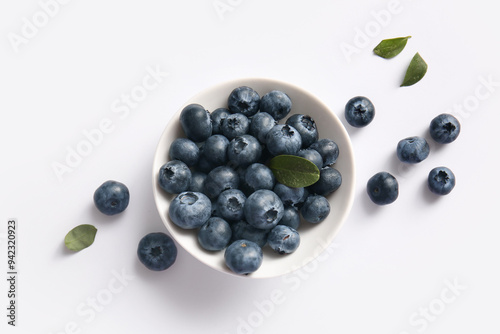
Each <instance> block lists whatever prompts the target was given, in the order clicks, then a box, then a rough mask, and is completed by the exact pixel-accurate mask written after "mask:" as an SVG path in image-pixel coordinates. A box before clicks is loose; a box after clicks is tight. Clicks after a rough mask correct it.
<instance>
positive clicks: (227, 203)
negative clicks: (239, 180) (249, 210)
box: [217, 189, 247, 221]
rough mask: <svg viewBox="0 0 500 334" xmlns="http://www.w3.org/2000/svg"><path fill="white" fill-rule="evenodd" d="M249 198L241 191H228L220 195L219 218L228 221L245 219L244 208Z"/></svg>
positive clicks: (218, 204) (218, 200) (218, 202)
mask: <svg viewBox="0 0 500 334" xmlns="http://www.w3.org/2000/svg"><path fill="white" fill-rule="evenodd" d="M246 199H247V197H246V196H245V194H243V192H242V191H241V190H238V189H228V190H224V191H223V192H221V193H220V195H219V197H218V198H217V208H218V214H219V217H221V218H224V219H225V220H227V221H237V220H241V219H243V207H244V206H245V201H246Z"/></svg>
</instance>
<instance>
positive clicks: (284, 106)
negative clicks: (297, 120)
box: [260, 90, 292, 121]
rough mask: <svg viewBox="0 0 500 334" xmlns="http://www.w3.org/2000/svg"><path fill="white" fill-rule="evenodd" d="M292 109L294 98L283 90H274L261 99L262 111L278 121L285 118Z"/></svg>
mask: <svg viewBox="0 0 500 334" xmlns="http://www.w3.org/2000/svg"><path fill="white" fill-rule="evenodd" d="M291 110H292V100H291V99H290V97H289V96H288V95H287V94H286V93H285V92H282V91H279V90H273V91H271V92H269V93H267V94H266V95H264V96H263V97H262V99H261V101H260V111H261V112H266V113H268V114H269V115H271V116H273V118H274V119H275V120H277V121H279V120H281V119H283V118H285V117H286V116H287V115H288V114H289V113H290V111H291Z"/></svg>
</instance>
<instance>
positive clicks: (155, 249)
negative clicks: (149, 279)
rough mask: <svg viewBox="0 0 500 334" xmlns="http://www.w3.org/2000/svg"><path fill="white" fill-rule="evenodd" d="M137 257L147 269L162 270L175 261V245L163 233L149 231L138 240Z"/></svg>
mask: <svg viewBox="0 0 500 334" xmlns="http://www.w3.org/2000/svg"><path fill="white" fill-rule="evenodd" d="M137 257H138V258H139V261H140V262H141V263H142V264H143V265H144V266H146V268H148V269H149V270H153V271H162V270H165V269H168V268H170V267H171V266H172V265H173V264H174V263H175V260H176V259H177V246H176V245H175V243H174V241H173V240H172V238H171V237H169V236H168V235H166V234H165V233H162V232H156V233H149V234H147V235H145V236H144V237H143V238H142V239H141V240H140V241H139V245H138V247H137Z"/></svg>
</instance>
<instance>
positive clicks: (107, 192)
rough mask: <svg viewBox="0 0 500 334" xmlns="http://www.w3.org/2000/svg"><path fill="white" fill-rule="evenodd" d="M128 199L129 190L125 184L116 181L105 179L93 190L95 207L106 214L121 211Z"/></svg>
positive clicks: (125, 206) (109, 214)
mask: <svg viewBox="0 0 500 334" xmlns="http://www.w3.org/2000/svg"><path fill="white" fill-rule="evenodd" d="M129 200H130V192H129V190H128V188H127V186H126V185H124V184H123V183H121V182H118V181H113V180H109V181H106V182H104V183H103V184H101V185H100V186H99V188H97V189H96V191H95V192H94V204H95V206H96V208H97V209H98V210H99V211H100V212H102V213H104V214H105V215H108V216H112V215H115V214H117V213H120V212H123V211H124V210H125V209H126V208H127V206H128V203H129Z"/></svg>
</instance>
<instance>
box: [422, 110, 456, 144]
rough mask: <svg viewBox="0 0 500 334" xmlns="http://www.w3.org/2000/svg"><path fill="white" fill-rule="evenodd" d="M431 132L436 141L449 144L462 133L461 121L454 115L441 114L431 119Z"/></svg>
mask: <svg viewBox="0 0 500 334" xmlns="http://www.w3.org/2000/svg"><path fill="white" fill-rule="evenodd" d="M429 132H430V135H431V137H432V139H434V140H435V141H436V142H438V143H440V144H449V143H451V142H452V141H454V140H455V139H457V137H458V135H459V134H460V122H459V121H458V119H456V118H455V117H454V116H453V115H450V114H441V115H438V116H436V117H434V119H433V120H432V121H431V124H430V126H429Z"/></svg>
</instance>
